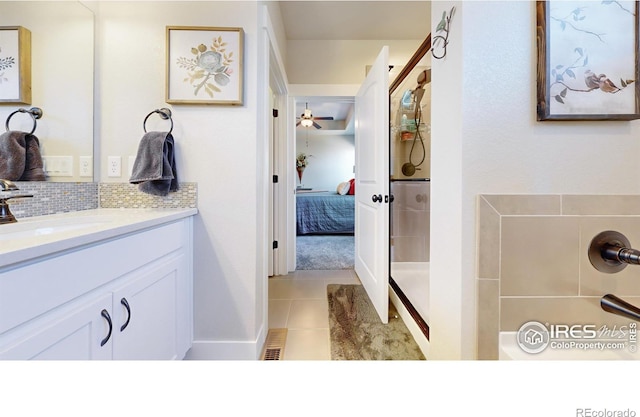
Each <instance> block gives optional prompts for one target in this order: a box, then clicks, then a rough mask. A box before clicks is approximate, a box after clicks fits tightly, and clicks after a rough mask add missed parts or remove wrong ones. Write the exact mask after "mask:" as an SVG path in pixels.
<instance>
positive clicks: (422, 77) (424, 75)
mask: <svg viewBox="0 0 640 417" xmlns="http://www.w3.org/2000/svg"><path fill="white" fill-rule="evenodd" d="M430 82H431V68H429V69H426V70H424V71H422V72H421V73H420V74H418V87H417V88H422V87H424V86H425V84H429V83H430Z"/></svg>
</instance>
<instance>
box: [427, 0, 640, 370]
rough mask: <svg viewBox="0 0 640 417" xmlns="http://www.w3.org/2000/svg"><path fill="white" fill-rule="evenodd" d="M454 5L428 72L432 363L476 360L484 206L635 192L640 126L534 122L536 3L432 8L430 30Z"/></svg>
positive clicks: (639, 173) (637, 188)
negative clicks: (516, 197)
mask: <svg viewBox="0 0 640 417" xmlns="http://www.w3.org/2000/svg"><path fill="white" fill-rule="evenodd" d="M452 5H455V6H456V8H457V11H456V14H455V16H454V18H453V21H452V27H451V34H450V37H449V40H450V44H449V47H448V50H447V56H446V58H445V59H443V60H433V63H432V65H433V67H432V80H433V82H432V92H433V100H432V136H431V137H432V159H433V165H432V179H433V182H432V216H433V222H432V232H431V242H439V244H438V245H435V244H434V245H432V252H431V267H432V270H431V308H432V312H431V323H430V324H431V335H432V336H431V351H430V353H431V355H432V357H433V358H442V359H444V358H448V359H459V358H474V357H475V333H474V332H475V330H474V328H475V302H474V300H475V287H474V272H475V262H476V261H475V259H476V197H477V195H478V194H492V193H504V194H509V193H515V194H554V193H566V194H637V193H638V192H640V182H639V181H638V179H639V178H640V164H638V162H637V160H638V157H639V154H640V141H639V140H638V138H639V137H640V122H639V121H631V122H628V121H627V122H537V121H536V37H535V34H536V13H535V2H524V1H500V2H493V1H477V2H475V1H474V2H434V3H433V6H432V13H431V14H432V16H433V18H432V22H431V23H432V27H436V25H437V23H438V20H439V17H440V16H441V14H442V11H444V10H447V11H448V10H449V9H450V8H451V6H452ZM496 16H500V18H496ZM621 178H623V179H624V180H622V181H621Z"/></svg>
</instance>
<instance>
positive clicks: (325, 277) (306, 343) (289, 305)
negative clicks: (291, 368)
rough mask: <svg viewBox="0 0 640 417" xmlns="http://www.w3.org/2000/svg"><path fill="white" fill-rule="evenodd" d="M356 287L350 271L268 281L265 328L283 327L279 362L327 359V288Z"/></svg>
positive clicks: (307, 272) (301, 273)
mask: <svg viewBox="0 0 640 417" xmlns="http://www.w3.org/2000/svg"><path fill="white" fill-rule="evenodd" d="M329 284H360V281H359V279H358V277H357V276H356V274H355V272H354V271H353V270H352V269H347V270H322V271H320V270H304V271H302V270H298V271H295V272H292V273H290V274H288V275H281V276H275V277H271V278H269V328H270V329H276V328H286V329H287V340H286V344H285V347H284V355H283V357H282V360H331V351H330V344H329V314H328V304H327V285H329Z"/></svg>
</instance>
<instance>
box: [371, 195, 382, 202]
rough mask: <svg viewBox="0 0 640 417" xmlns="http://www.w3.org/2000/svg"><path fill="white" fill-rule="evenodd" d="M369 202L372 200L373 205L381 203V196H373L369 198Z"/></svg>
mask: <svg viewBox="0 0 640 417" xmlns="http://www.w3.org/2000/svg"><path fill="white" fill-rule="evenodd" d="M371 200H373V202H374V203H382V194H378V195H375V194H374V195H373V197H371Z"/></svg>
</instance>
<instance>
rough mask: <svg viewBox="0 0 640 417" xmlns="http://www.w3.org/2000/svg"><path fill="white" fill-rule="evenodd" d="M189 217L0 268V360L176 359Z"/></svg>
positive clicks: (185, 311) (185, 305)
mask: <svg viewBox="0 0 640 417" xmlns="http://www.w3.org/2000/svg"><path fill="white" fill-rule="evenodd" d="M192 230H193V226H192V218H191V217H186V218H183V219H180V220H177V221H175V220H174V221H172V222H170V223H167V224H161V225H157V226H154V227H151V228H144V229H142V230H139V231H136V232H129V233H126V234H125V235H123V236H117V237H111V238H109V239H106V240H100V241H97V242H94V243H92V244H88V245H82V246H80V247H77V248H73V249H69V250H65V251H64V252H62V253H57V254H51V255H49V256H44V257H39V258H37V259H34V260H29V261H25V262H21V263H18V264H14V265H11V266H6V267H4V268H1V269H0V359H14V360H23V359H65V360H69V359H98V360H109V359H136V360H142V359H151V360H163V359H182V358H183V357H184V356H185V354H186V352H187V351H188V350H189V348H190V347H191V343H192V340H193V330H192V329H193V312H192V310H193V302H192V299H193V290H192V282H193V279H192V275H193V273H192V268H193V267H192V264H193V262H192V258H193V255H192V253H193V250H192V233H193V232H192Z"/></svg>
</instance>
